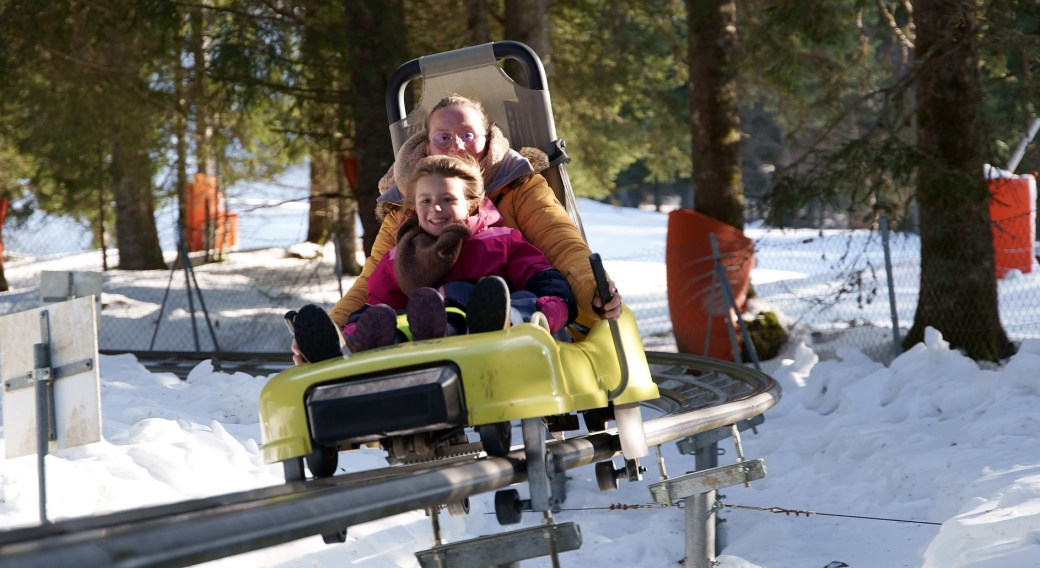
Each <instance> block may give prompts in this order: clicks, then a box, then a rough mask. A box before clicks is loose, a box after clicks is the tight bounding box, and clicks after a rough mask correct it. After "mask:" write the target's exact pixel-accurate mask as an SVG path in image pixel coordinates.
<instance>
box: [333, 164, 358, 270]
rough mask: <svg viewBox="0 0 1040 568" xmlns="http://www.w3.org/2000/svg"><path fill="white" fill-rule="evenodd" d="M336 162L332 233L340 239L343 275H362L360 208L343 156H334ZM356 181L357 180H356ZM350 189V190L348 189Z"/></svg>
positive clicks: (340, 260) (340, 258) (340, 259)
mask: <svg viewBox="0 0 1040 568" xmlns="http://www.w3.org/2000/svg"><path fill="white" fill-rule="evenodd" d="M334 159H335V161H336V168H337V169H336V193H337V196H336V216H335V217H333V218H332V219H334V221H333V225H332V232H334V233H336V237H337V238H338V239H339V262H340V267H342V268H343V274H349V275H350V276H357V275H358V274H361V264H359V263H358V260H357V252H358V248H357V223H356V222H355V219H357V214H358V206H357V200H356V199H354V192H353V191H351V189H352V188H350V186H349V184H348V182H347V175H346V172H345V171H344V169H345V167H346V166H345V162H344V157H343V155H342V154H336V155H335V156H334ZM355 181H356V180H355ZM348 188H349V189H348Z"/></svg>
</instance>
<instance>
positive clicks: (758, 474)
mask: <svg viewBox="0 0 1040 568" xmlns="http://www.w3.org/2000/svg"><path fill="white" fill-rule="evenodd" d="M765 476H766V464H765V462H764V461H762V460H760V459H757V460H751V461H745V462H739V463H735V464H730V465H724V466H721V467H715V468H712V469H702V470H700V471H695V472H693V473H688V474H686V475H683V476H680V477H673V478H671V479H669V480H667V481H661V482H658V483H654V484H653V485H651V486H650V495H651V496H652V497H653V499H654V501H655V502H657V503H661V504H662V505H664V504H671V503H674V502H676V501H678V500H680V499H685V498H687V497H693V496H694V495H700V494H702V493H707V492H709V491H715V490H717V489H722V488H723V487H732V486H734V485H739V484H742V483H745V482H747V481H755V480H758V479H762V478H763V477H765Z"/></svg>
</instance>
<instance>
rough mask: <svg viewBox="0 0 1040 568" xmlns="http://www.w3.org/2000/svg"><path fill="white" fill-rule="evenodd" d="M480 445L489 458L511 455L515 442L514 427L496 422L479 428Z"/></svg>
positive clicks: (507, 423)
mask: <svg viewBox="0 0 1040 568" xmlns="http://www.w3.org/2000/svg"><path fill="white" fill-rule="evenodd" d="M477 434H478V435H480V443H481V444H483V445H484V451H485V452H487V453H488V455H489V456H495V457H502V456H504V455H507V454H508V453H509V448H510V446H511V445H512V440H513V427H512V425H510V424H509V422H496V423H494V424H482V425H480V426H477Z"/></svg>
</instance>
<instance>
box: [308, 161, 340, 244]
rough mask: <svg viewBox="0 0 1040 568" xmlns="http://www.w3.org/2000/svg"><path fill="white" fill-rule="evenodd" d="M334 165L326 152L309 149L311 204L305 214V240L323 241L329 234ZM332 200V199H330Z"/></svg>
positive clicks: (333, 190) (334, 174)
mask: <svg viewBox="0 0 1040 568" xmlns="http://www.w3.org/2000/svg"><path fill="white" fill-rule="evenodd" d="M335 166H336V165H335V164H333V163H331V160H329V156H328V152H323V151H321V150H318V149H314V150H311V159H310V172H311V176H310V181H311V189H310V191H311V200H310V201H311V205H310V212H309V214H308V215H307V242H309V243H323V242H325V239H326V238H328V236H329V231H330V225H331V223H329V219H331V218H332V215H333V212H332V211H331V208H330V206H331V205H332V204H331V203H330V199H329V197H328V196H329V195H331V194H333V193H335V192H336V177H335V176H336V170H334V169H333V168H334V167H335ZM331 201H334V200H331Z"/></svg>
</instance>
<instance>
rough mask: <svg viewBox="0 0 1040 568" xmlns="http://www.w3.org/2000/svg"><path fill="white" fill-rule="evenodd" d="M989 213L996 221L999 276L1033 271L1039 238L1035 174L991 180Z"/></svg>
mask: <svg viewBox="0 0 1040 568" xmlns="http://www.w3.org/2000/svg"><path fill="white" fill-rule="evenodd" d="M989 190H990V193H992V194H993V199H991V200H990V205H989V215H990V218H991V220H992V221H993V254H994V260H995V261H996V265H997V278H1004V277H1005V276H1006V275H1007V273H1008V272H1009V271H1011V270H1019V271H1021V272H1023V273H1027V272H1031V271H1032V270H1033V257H1034V250H1033V247H1034V245H1033V243H1034V242H1035V241H1036V176H1035V175H1034V174H1026V175H1021V176H1015V177H1013V178H997V179H991V180H989Z"/></svg>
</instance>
